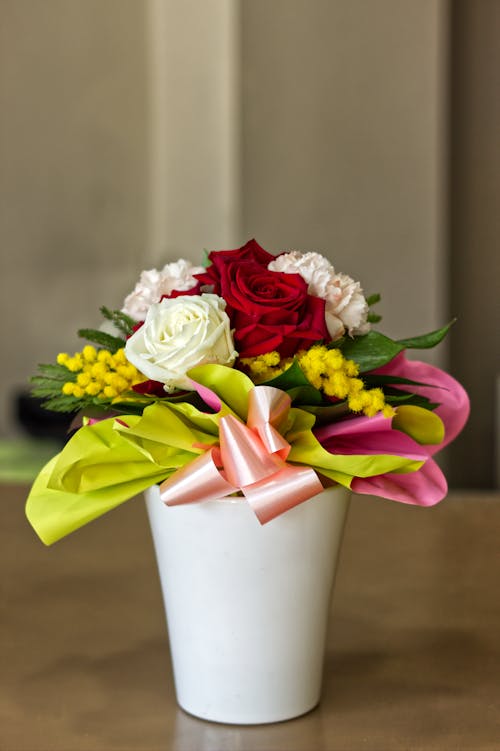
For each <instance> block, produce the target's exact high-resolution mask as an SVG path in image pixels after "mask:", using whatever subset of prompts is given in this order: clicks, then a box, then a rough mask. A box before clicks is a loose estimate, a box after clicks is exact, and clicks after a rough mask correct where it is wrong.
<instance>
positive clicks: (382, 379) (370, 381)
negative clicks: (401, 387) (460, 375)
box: [363, 374, 440, 389]
mask: <svg viewBox="0 0 500 751" xmlns="http://www.w3.org/2000/svg"><path fill="white" fill-rule="evenodd" d="M363 381H364V382H365V383H366V385H367V386H372V387H373V386H384V385H385V384H390V383H393V384H395V383H401V384H405V385H407V386H427V387H428V388H437V389H438V388H440V386H436V384H432V383H421V382H420V381H411V380H410V379H409V378H402V377H401V376H391V375H377V374H367V375H364V376H363Z"/></svg>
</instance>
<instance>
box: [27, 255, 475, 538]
mask: <svg viewBox="0 0 500 751" xmlns="http://www.w3.org/2000/svg"><path fill="white" fill-rule="evenodd" d="M379 299H380V296H379V295H372V296H371V297H368V298H366V297H365V296H364V294H363V290H362V288H361V286H360V284H359V282H357V281H354V280H353V279H351V278H350V277H349V276H347V275H345V274H340V273H337V272H336V271H335V269H334V267H333V266H332V265H331V264H330V262H329V261H328V260H327V259H326V258H325V257H323V256H322V255H320V254H319V253H302V252H298V251H293V252H283V253H281V254H279V255H278V256H274V255H272V254H270V253H268V252H267V251H265V250H264V249H263V248H262V247H260V246H259V245H258V243H257V242H256V241H255V240H251V241H249V242H248V243H246V245H244V246H243V247H242V248H239V249H236V250H220V251H212V252H210V253H208V254H207V257H206V262H205V264H204V265H203V266H194V265H192V264H191V263H190V262H188V261H185V260H182V259H181V260H178V261H176V262H175V263H168V264H166V266H165V267H164V268H163V269H162V270H161V271H158V270H154V269H153V270H149V271H143V272H142V274H141V276H140V279H139V281H138V283H137V284H136V286H135V288H134V290H133V291H132V292H131V293H130V294H129V295H128V296H127V297H126V299H125V301H124V304H123V307H122V309H121V310H110V309H108V308H106V307H103V308H101V312H102V314H103V316H104V318H105V325H103V326H102V327H101V328H100V329H99V330H94V329H82V330H81V331H79V332H78V333H79V335H80V336H81V337H83V338H84V339H86V340H87V341H89V342H92V343H91V344H86V345H85V346H84V347H83V348H82V349H81V351H79V352H76V353H74V354H73V355H69V354H67V353H61V354H59V355H58V357H57V362H56V363H53V364H49V365H40V366H39V371H38V374H37V375H35V376H34V377H33V379H32V381H33V394H34V395H35V396H38V397H42V398H43V399H44V400H45V402H44V403H45V406H46V407H47V408H48V409H52V410H59V411H66V412H71V413H77V421H78V422H77V425H78V426H79V427H78V429H77V430H76V431H75V432H74V434H73V435H72V437H71V438H70V439H69V440H68V442H67V443H66V445H65V447H64V448H63V449H62V451H61V452H60V453H59V454H58V455H57V456H56V457H54V458H53V459H52V460H51V461H50V462H49V464H47V465H46V466H45V467H44V468H43V470H42V471H41V472H40V474H39V476H38V477H37V479H36V480H35V483H34V485H33V488H32V490H31V492H30V495H29V498H28V502H27V516H28V519H29V520H30V522H31V524H32V525H33V527H34V528H35V530H36V531H37V533H38V535H39V536H40V538H41V539H42V540H43V541H44V542H45V543H46V544H50V543H52V542H54V541H56V540H58V539H60V538H61V537H63V536H64V535H66V534H68V533H70V532H72V531H73V530H75V529H77V528H78V527H80V526H82V525H83V524H86V523H87V522H89V521H91V520H92V519H94V518H96V517H98V516H100V515H101V514H103V513H105V512H106V511H109V510H110V509H112V508H114V507H116V506H117V505H119V504H120V503H122V502H124V501H125V500H127V499H129V498H131V497H133V496H134V495H136V494H137V493H139V492H141V491H143V490H145V489H146V488H147V487H149V486H151V485H153V484H159V483H161V497H162V499H163V500H164V501H165V503H167V504H168V505H174V504H178V503H189V502H197V501H203V500H209V499H213V498H219V497H223V496H227V495H231V494H235V493H237V494H240V495H243V496H244V497H245V498H246V500H247V501H248V503H250V505H251V506H252V508H253V510H254V511H255V513H256V515H257V517H258V519H259V521H260V522H261V523H267V522H269V521H270V520H272V519H273V518H274V517H276V516H277V515H278V514H281V513H283V512H285V511H286V510H287V509H289V508H291V507H292V506H294V505H296V504H298V503H301V502H304V501H306V500H307V499H309V498H311V497H312V496H314V495H316V494H317V493H319V492H321V490H322V489H323V488H324V487H326V486H328V485H332V484H340V485H342V486H344V487H348V488H351V490H352V491H354V492H355V493H369V494H374V495H378V496H381V497H385V498H390V499H393V500H396V501H401V502H403V503H412V504H419V505H423V506H429V505H432V504H434V503H437V502H438V501H439V500H441V499H442V498H443V497H444V496H445V495H446V492H447V486H446V480H445V478H444V476H443V474H442V472H441V470H440V469H439V467H438V465H437V464H436V463H435V461H434V460H433V458H432V457H433V455H434V454H435V453H436V452H437V451H438V450H440V449H441V448H442V447H443V446H445V445H446V444H447V443H449V442H450V441H451V440H453V438H454V437H455V436H456V435H457V434H458V433H459V432H460V430H461V429H462V427H463V425H464V424H465V422H466V420H467V416H468V411H469V401H468V398H467V395H466V393H465V391H464V389H463V388H462V387H461V386H460V384H458V383H457V382H456V381H455V380H454V379H453V378H452V377H451V376H450V375H448V374H447V373H445V372H443V371H442V370H440V369H438V368H436V367H433V366H431V365H428V364H425V363H423V362H419V361H415V360H409V359H407V357H406V354H405V350H408V349H412V348H413V349H416V348H428V347H433V346H435V345H437V344H438V343H439V342H440V341H441V340H442V339H443V338H444V336H445V335H446V333H447V331H448V329H449V325H447V326H444V327H443V328H442V329H440V330H438V331H434V332H432V333H430V334H425V335H422V336H417V337H414V338H410V339H404V340H399V341H394V340H393V339H390V338H389V337H387V336H385V335H384V334H382V333H380V332H378V331H376V330H375V329H374V328H373V324H376V323H378V322H379V321H380V316H377V315H376V314H375V313H374V312H373V310H372V307H373V306H374V305H375V304H376V303H377V302H378V301H379Z"/></svg>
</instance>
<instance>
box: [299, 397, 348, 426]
mask: <svg viewBox="0 0 500 751" xmlns="http://www.w3.org/2000/svg"><path fill="white" fill-rule="evenodd" d="M300 409H303V410H304V411H305V412H309V413H310V414H312V415H316V425H317V426H318V425H326V424H328V423H330V422H332V421H334V420H338V419H339V417H343V416H344V415H348V414H352V412H351V411H350V410H349V407H348V406H347V401H342V402H337V403H336V404H323V405H314V404H307V405H301V407H300Z"/></svg>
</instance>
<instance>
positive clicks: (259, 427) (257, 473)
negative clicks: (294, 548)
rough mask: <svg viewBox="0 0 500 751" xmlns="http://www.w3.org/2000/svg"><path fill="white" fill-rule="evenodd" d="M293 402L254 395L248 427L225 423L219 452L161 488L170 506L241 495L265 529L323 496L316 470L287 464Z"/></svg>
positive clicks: (264, 391)
mask: <svg viewBox="0 0 500 751" xmlns="http://www.w3.org/2000/svg"><path fill="white" fill-rule="evenodd" d="M290 405H291V400H290V397H289V396H288V394H286V393H285V392H284V391H281V390H280V389H276V388H273V387H272V386H255V388H253V389H252V391H250V393H249V403H248V418H247V423H246V425H245V424H244V423H242V422H240V421H239V420H237V419H236V418H235V417H233V415H225V416H224V417H222V418H221V419H220V421H219V443H220V447H219V448H214V447H211V448H209V449H208V450H207V451H206V452H205V453H204V454H201V455H200V456H199V457H197V458H196V459H194V460H193V461H192V462H190V463H189V464H187V465H186V466H185V467H182V468H181V469H179V470H177V471H176V472H175V473H174V474H173V475H172V476H171V477H169V479H168V480H165V482H163V483H162V485H161V486H160V496H161V499H162V501H164V503H166V504H167V505H168V506H177V505H179V504H183V503H196V502H200V501H209V500H215V499H218V498H224V497H225V496H228V495H231V493H234V492H235V491H237V490H241V491H242V492H243V494H244V496H245V497H246V499H247V500H248V503H249V504H250V506H251V507H252V509H253V511H254V512H255V514H256V516H257V518H258V520H259V521H260V523H261V524H265V523H266V522H268V521H270V520H271V519H274V518H275V517H276V516H279V514H282V513H283V512H285V511H287V510H288V509H290V508H292V507H293V506H296V505H297V504H299V503H302V502H303V501H306V500H308V499H309V498H312V497H313V496H314V495H317V494H318V493H321V491H322V490H323V486H322V484H321V482H320V480H319V478H318V476H317V474H316V472H315V471H314V470H313V469H312V468H311V467H297V466H294V465H291V464H287V462H286V459H287V457H288V454H289V453H290V444H289V443H288V442H287V441H286V440H285V439H284V438H283V436H282V435H281V433H280V428H282V427H283V426H284V424H285V422H286V419H287V416H288V412H289V409H290Z"/></svg>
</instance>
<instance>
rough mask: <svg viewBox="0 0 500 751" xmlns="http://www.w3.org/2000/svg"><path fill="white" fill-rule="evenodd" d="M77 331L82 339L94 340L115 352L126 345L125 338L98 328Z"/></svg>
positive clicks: (95, 342)
mask: <svg viewBox="0 0 500 751" xmlns="http://www.w3.org/2000/svg"><path fill="white" fill-rule="evenodd" d="M77 333H78V336H79V337H80V338H81V339H88V341H89V342H94V344H97V345H99V346H100V347H104V348H105V349H109V350H110V351H111V352H113V353H114V352H116V351H117V350H118V349H121V348H122V347H124V346H125V339H121V338H120V337H118V336H112V335H111V334H106V333H105V332H104V331H98V330H97V329H79V330H78V332H77Z"/></svg>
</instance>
